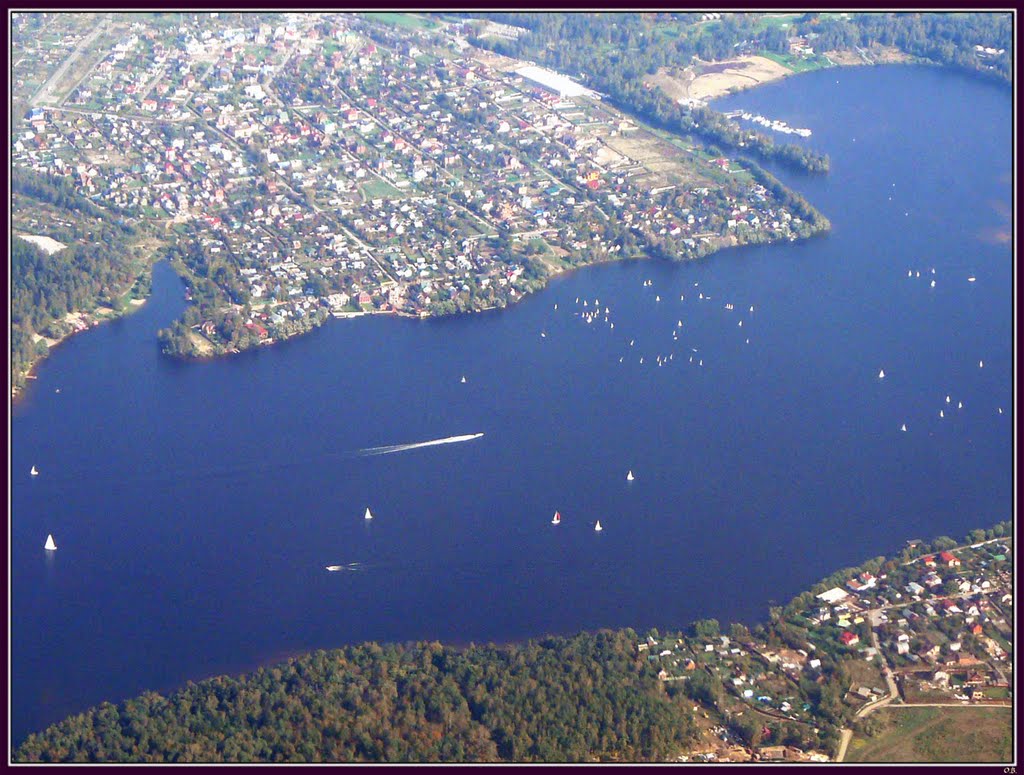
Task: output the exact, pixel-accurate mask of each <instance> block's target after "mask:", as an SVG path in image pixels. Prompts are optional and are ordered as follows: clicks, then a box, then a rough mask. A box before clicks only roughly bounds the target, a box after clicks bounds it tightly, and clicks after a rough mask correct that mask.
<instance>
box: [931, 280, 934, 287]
mask: <svg viewBox="0 0 1024 775" xmlns="http://www.w3.org/2000/svg"><path fill="white" fill-rule="evenodd" d="M931 287H932V288H934V287H935V281H934V280H932V284H931Z"/></svg>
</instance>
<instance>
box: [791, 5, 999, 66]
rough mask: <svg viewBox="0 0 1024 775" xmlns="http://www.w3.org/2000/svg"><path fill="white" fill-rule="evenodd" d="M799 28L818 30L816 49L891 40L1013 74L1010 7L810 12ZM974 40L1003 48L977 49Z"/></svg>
mask: <svg viewBox="0 0 1024 775" xmlns="http://www.w3.org/2000/svg"><path fill="white" fill-rule="evenodd" d="M797 29H798V31H799V32H800V34H802V35H806V34H808V33H811V34H814V35H816V36H817V37H816V38H815V39H814V44H815V47H816V48H817V49H818V50H820V51H830V50H833V49H844V48H852V47H853V46H862V47H865V46H870V45H873V44H879V45H883V46H895V47H896V48H898V49H900V50H901V51H905V52H906V53H908V54H913V55H914V56H919V57H923V58H925V59H928V60H931V61H932V62H936V63H938V64H942V65H950V66H952V67H960V68H964V69H967V70H972V71H976V72H980V73H992V74H993V75H995V76H996V77H998V78H1000V79H1001V80H1004V81H1006V82H1009V81H1010V78H1011V76H1012V69H1011V68H1012V62H1013V19H1012V17H1011V16H1010V14H1008V13H864V14H854V15H851V16H850V17H848V18H839V17H836V16H827V17H826V16H822V15H821V14H817V13H809V14H806V15H805V17H804V18H803V19H801V22H800V24H799V26H798V28H797ZM975 46H983V47H985V48H992V49H996V50H997V51H998V50H999V49H1003V53H1002V54H995V55H988V54H979V53H978V52H977V51H975V49H974V47H975ZM990 66H991V67H992V68H993V69H992V70H989V69H988V68H989V67H990Z"/></svg>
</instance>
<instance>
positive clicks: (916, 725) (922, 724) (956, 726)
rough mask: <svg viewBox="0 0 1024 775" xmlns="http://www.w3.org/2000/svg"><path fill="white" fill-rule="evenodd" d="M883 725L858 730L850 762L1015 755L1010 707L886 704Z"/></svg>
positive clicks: (1005, 758)
mask: <svg viewBox="0 0 1024 775" xmlns="http://www.w3.org/2000/svg"><path fill="white" fill-rule="evenodd" d="M877 715H878V717H879V720H880V721H881V722H882V729H881V731H880V732H879V733H878V734H877V735H875V736H874V737H868V738H865V737H861V736H860V735H857V736H855V737H854V738H853V740H852V741H851V742H850V748H849V750H848V751H847V753H846V759H845V761H848V762H1008V761H1010V760H1011V758H1012V755H1013V754H1012V750H1011V746H1012V740H1013V738H1012V724H1013V713H1012V709H1011V708H980V707H945V708H905V709H899V710H895V709H889V708H887V709H884V710H880V711H878V713H877Z"/></svg>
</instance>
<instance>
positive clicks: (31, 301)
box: [10, 168, 138, 386]
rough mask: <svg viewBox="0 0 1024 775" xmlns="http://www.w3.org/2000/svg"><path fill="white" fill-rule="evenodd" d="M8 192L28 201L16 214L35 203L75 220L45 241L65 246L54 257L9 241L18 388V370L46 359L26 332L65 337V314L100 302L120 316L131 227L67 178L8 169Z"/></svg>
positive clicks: (129, 271)
mask: <svg viewBox="0 0 1024 775" xmlns="http://www.w3.org/2000/svg"><path fill="white" fill-rule="evenodd" d="M11 191H12V194H13V195H16V196H19V197H24V198H25V199H26V200H28V203H27V204H25V205H24V206H22V207H20V208H19V209H20V210H21V211H22V212H28V211H30V210H31V207H32V204H31V203H32V202H35V203H43V204H46V205H53V206H55V207H58V208H60V209H61V210H63V211H64V212H66V213H69V214H70V215H71V217H73V218H74V221H73V222H72V223H71V224H70V225H68V224H65V225H64V226H62V227H61V228H60V230H59V231H55V232H52V233H49V234H48V235H47V236H51V237H54V238H56V239H58V241H60V240H65V241H67V242H68V243H70V244H68V246H67V247H66V248H64V249H62V250H59V251H58V252H56V253H54V254H53V255H47V254H46V253H45V252H43V251H42V250H41V249H39V248H38V247H36V246H35V245H33V244H32V243H30V242H27V241H25V240H22V239H20V238H17V237H15V238H12V240H11V295H10V304H11V374H12V377H11V378H12V383H13V385H14V386H21V385H23V384H24V379H25V377H24V372H25V370H26V369H27V368H28V367H29V365H30V364H31V363H32V362H33V361H34V360H35V359H36V358H38V357H39V356H40V355H45V353H46V344H45V343H43V342H40V343H39V344H35V343H34V342H33V339H34V337H33V334H42V335H44V336H48V337H50V338H54V339H57V338H60V337H61V336H63V335H64V334H66V333H68V331H69V329H68V328H67V326H66V324H64V322H63V318H64V316H65V315H66V314H67V313H68V312H76V311H82V310H92V309H95V308H96V307H97V306H98V305H100V304H102V305H105V306H108V307H111V308H113V309H114V310H115V311H119V310H120V309H121V297H122V295H123V294H124V293H125V291H127V290H128V289H129V287H130V286H131V285H132V283H133V282H135V281H136V279H137V277H138V268H137V267H136V266H135V264H134V259H135V258H136V256H135V255H134V252H133V251H132V250H131V249H130V247H129V244H128V243H129V240H130V239H131V238H132V237H133V236H134V235H135V229H134V227H132V226H131V225H129V224H126V223H123V222H122V221H121V220H120V219H119V218H117V217H116V216H113V215H110V214H108V213H106V212H105V211H103V210H101V209H100V208H98V207H96V206H95V205H94V204H93V203H92V202H90V201H89V200H88V199H86V198H85V197H83V196H81V195H80V194H78V193H77V192H76V191H75V190H74V188H73V185H72V184H71V182H70V181H69V180H67V179H65V178H59V177H52V176H47V175H41V174H39V173H35V172H31V171H29V170H24V169H18V168H15V169H14V170H13V173H12V176H11Z"/></svg>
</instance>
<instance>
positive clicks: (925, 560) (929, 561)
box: [921, 554, 935, 568]
mask: <svg viewBox="0 0 1024 775" xmlns="http://www.w3.org/2000/svg"><path fill="white" fill-rule="evenodd" d="M921 562H923V563H924V564H925V565H927V566H928V567H929V568H934V567H935V558H934V557H933V556H932V555H930V554H929V555H928V556H926V557H922V558H921Z"/></svg>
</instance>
